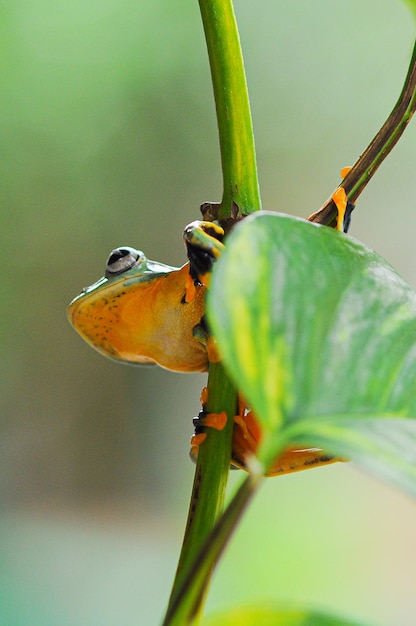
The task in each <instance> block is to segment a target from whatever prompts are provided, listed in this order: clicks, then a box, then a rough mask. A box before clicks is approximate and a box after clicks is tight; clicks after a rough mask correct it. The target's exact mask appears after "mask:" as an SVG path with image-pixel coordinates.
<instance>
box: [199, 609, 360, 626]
mask: <svg viewBox="0 0 416 626" xmlns="http://www.w3.org/2000/svg"><path fill="white" fill-rule="evenodd" d="M203 624H204V626H230V624H232V625H233V626H359V624H358V622H352V621H350V620H345V619H342V618H340V617H335V616H331V615H328V614H324V613H315V612H310V611H307V610H293V609H289V610H281V611H279V610H277V609H274V608H272V607H270V608H268V607H255V606H249V607H242V608H237V609H232V610H230V611H226V612H224V613H220V614H218V615H213V616H211V617H208V618H207V619H206V620H204V622H203Z"/></svg>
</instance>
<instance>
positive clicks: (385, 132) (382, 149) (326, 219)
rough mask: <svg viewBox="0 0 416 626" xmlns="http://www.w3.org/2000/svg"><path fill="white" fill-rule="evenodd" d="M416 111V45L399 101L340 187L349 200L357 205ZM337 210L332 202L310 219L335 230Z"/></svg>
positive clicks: (329, 200)
mask: <svg viewBox="0 0 416 626" xmlns="http://www.w3.org/2000/svg"><path fill="white" fill-rule="evenodd" d="M415 111H416V44H415V47H414V49H413V54H412V58H411V61H410V66H409V70H408V73H407V76H406V80H405V83H404V86H403V89H402V92H401V94H400V96H399V99H398V101H397V103H396V105H395V107H394V109H393V111H392V112H391V113H390V115H389V117H388V118H387V120H386V122H385V123H384V124H383V126H382V127H381V128H380V130H379V131H378V133H377V135H376V136H375V137H374V139H373V140H372V142H371V143H370V145H369V146H368V147H367V149H366V150H365V151H364V152H363V154H362V155H361V156H360V158H359V159H358V160H357V162H356V163H355V165H354V166H353V167H352V168H351V170H350V172H349V173H348V175H347V176H346V177H345V178H344V180H343V181H342V182H341V183H340V187H343V188H344V189H345V192H346V194H347V198H348V200H349V201H350V202H352V203H355V201H356V200H357V198H358V196H359V195H360V194H361V192H362V191H363V190H364V189H365V187H366V186H367V184H368V182H369V181H370V180H371V178H372V177H373V175H374V174H375V173H376V171H377V169H378V168H379V167H380V165H381V164H382V162H383V161H384V159H385V158H386V156H387V155H388V154H389V153H390V152H391V150H392V149H393V148H394V146H395V145H396V143H397V142H398V141H399V139H400V137H401V136H402V134H403V133H404V131H405V129H406V128H407V125H408V123H409V122H410V120H411V119H412V116H413V114H414V112H415ZM336 217H337V208H336V206H335V204H334V202H333V200H332V199H331V198H329V199H328V200H327V201H326V202H325V204H324V205H323V206H322V207H321V208H320V209H319V211H317V212H316V213H314V214H313V215H311V216H310V217H309V218H308V219H309V220H310V221H311V222H317V223H319V224H325V225H326V226H333V227H334V226H335V225H336Z"/></svg>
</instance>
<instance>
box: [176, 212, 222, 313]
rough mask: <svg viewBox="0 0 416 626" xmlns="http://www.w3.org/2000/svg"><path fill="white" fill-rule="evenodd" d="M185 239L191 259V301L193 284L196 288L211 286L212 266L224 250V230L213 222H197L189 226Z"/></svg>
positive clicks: (189, 288) (186, 229) (189, 289)
mask: <svg viewBox="0 0 416 626" xmlns="http://www.w3.org/2000/svg"><path fill="white" fill-rule="evenodd" d="M183 238H184V241H185V245H186V251H187V255H188V259H189V275H190V280H189V285H187V301H190V300H192V297H193V289H192V284H193V285H194V287H195V286H198V285H204V286H205V287H208V285H209V278H210V275H211V271H212V266H213V264H214V262H215V261H216V260H217V259H218V257H219V256H220V255H221V253H222V251H223V250H224V244H223V238H224V230H223V229H222V228H221V226H218V225H217V224H214V223H213V222H202V221H199V220H197V221H195V222H192V223H191V224H188V226H187V227H186V228H185V230H184V233H183ZM188 291H189V293H188ZM188 298H189V300H188Z"/></svg>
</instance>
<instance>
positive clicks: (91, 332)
mask: <svg viewBox="0 0 416 626" xmlns="http://www.w3.org/2000/svg"><path fill="white" fill-rule="evenodd" d="M130 250H131V249H130ZM134 252H135V253H136V254H137V261H136V262H135V263H134V265H133V266H132V267H131V268H130V269H128V270H127V271H124V272H122V273H120V274H117V275H115V276H111V275H109V276H107V277H104V278H102V279H100V280H99V281H98V282H97V283H95V284H94V285H91V287H87V288H86V289H84V290H83V291H82V292H81V294H80V295H79V296H77V297H76V298H75V299H74V300H73V301H72V302H71V304H70V305H69V308H68V317H69V320H70V322H71V324H72V325H73V326H74V328H75V329H76V330H77V331H78V332H79V334H80V335H81V336H82V337H83V338H84V339H85V340H86V341H87V342H88V343H89V344H90V345H92V346H93V347H94V348H95V349H96V350H98V351H99V352H101V353H102V354H105V355H106V356H109V357H112V358H114V359H118V360H120V361H123V362H127V363H136V364H137V363H139V364H140V363H141V364H143V363H157V364H158V365H161V366H162V367H165V368H166V369H170V370H174V371H177V372H205V371H206V370H207V369H208V355H207V349H206V345H205V343H204V340H203V315H204V298H205V287H204V286H203V285H202V284H198V285H196V286H195V287H194V292H193V294H192V295H193V297H192V299H191V300H190V301H187V285H188V282H187V281H188V278H189V263H187V264H186V265H184V266H183V267H181V268H179V269H177V268H173V267H170V266H168V265H163V264H160V263H153V262H152V261H148V260H147V259H146V258H145V256H144V255H143V253H141V252H139V251H134ZM112 254H114V251H113V253H112ZM110 258H111V255H110Z"/></svg>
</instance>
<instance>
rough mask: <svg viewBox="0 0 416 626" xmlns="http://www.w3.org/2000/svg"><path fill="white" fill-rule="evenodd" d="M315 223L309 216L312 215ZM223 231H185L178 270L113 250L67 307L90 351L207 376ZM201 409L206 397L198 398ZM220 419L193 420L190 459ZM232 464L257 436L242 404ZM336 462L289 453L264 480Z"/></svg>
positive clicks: (131, 251)
mask: <svg viewBox="0 0 416 626" xmlns="http://www.w3.org/2000/svg"><path fill="white" fill-rule="evenodd" d="M333 199H334V202H335V203H336V205H337V208H338V219H337V223H336V228H337V229H339V230H341V229H342V226H343V223H344V215H345V213H346V209H347V208H348V203H347V200H346V196H345V192H344V190H343V189H342V187H339V188H338V189H337V190H336V192H334V194H333ZM311 217H312V216H311ZM223 237H224V231H223V229H222V228H221V227H220V226H218V225H217V224H216V223H214V222H206V221H196V222H192V224H189V225H188V226H187V227H186V228H185V231H184V241H185V245H186V248H187V254H188V259H189V261H188V263H186V264H185V265H183V266H182V267H180V268H175V267H171V266H168V265H164V264H162V263H157V262H154V261H150V260H148V259H147V258H146V256H145V255H144V254H143V252H141V251H140V250H136V249H135V248H130V247H121V248H116V249H115V250H113V251H112V252H111V253H110V256H109V257H108V260H107V265H106V270H105V275H104V276H103V277H102V278H100V279H99V280H98V281H97V282H96V283H94V284H93V285H91V286H89V287H86V288H85V289H83V290H82V291H81V293H80V294H79V295H78V296H77V297H76V298H74V300H72V302H71V303H70V305H69V307H68V318H69V321H70V322H71V324H72V325H73V327H74V328H75V330H77V331H78V333H79V334H80V335H81V337H83V339H85V340H86V341H87V343H89V344H90V345H91V346H92V347H93V348H95V349H96V350H98V351H99V352H101V353H102V354H104V355H106V356H108V357H111V358H113V359H116V360H119V361H122V362H125V363H132V364H158V365H160V366H161V367H164V368H166V369H169V370H173V371H176V372H206V371H207V370H208V364H209V362H212V361H213V360H215V359H217V358H218V357H217V354H216V350H215V345H214V344H213V340H212V338H211V337H210V336H209V333H208V329H207V325H206V322H205V317H204V315H205V293H206V289H207V287H208V286H209V277H210V272H211V270H212V266H213V263H214V262H215V260H216V259H217V258H218V257H219V256H220V254H221V252H222V250H223V248H224V244H223ZM201 401H202V404H203V406H204V404H205V402H206V397H205V396H203V397H202V399H201ZM224 415H225V414H218V415H213V414H206V412H205V410H204V409H203V410H202V411H201V412H200V414H199V416H198V418H196V419H195V420H194V423H195V435H194V436H193V438H192V440H191V456H192V457H193V458H195V456H196V455H197V451H198V446H199V445H200V444H201V443H202V441H203V439H204V437H205V433H204V430H205V429H206V428H207V427H214V428H221V427H223V425H224V420H223V417H224ZM235 422H236V426H235V434H234V440H233V464H234V465H235V466H237V467H241V468H243V469H245V468H246V465H245V456H246V455H247V453H252V454H254V453H255V451H256V447H257V446H258V444H259V441H260V438H261V433H260V429H259V426H258V423H257V421H256V418H255V416H254V415H253V413H252V412H250V411H247V410H246V407H245V405H244V404H243V405H242V407H240V410H239V415H237V416H236V418H235ZM336 460H340V459H334V458H332V457H329V456H328V455H326V454H325V453H324V452H323V451H322V450H318V449H316V448H307V449H304V448H302V449H291V450H288V451H287V452H286V453H285V454H284V455H283V456H282V457H281V458H280V459H278V460H277V461H276V464H275V466H274V467H273V468H272V469H271V471H270V474H269V475H277V474H281V473H288V472H293V471H299V470H301V469H306V468H308V467H315V466H318V465H323V464H327V463H331V462H334V461H336Z"/></svg>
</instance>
